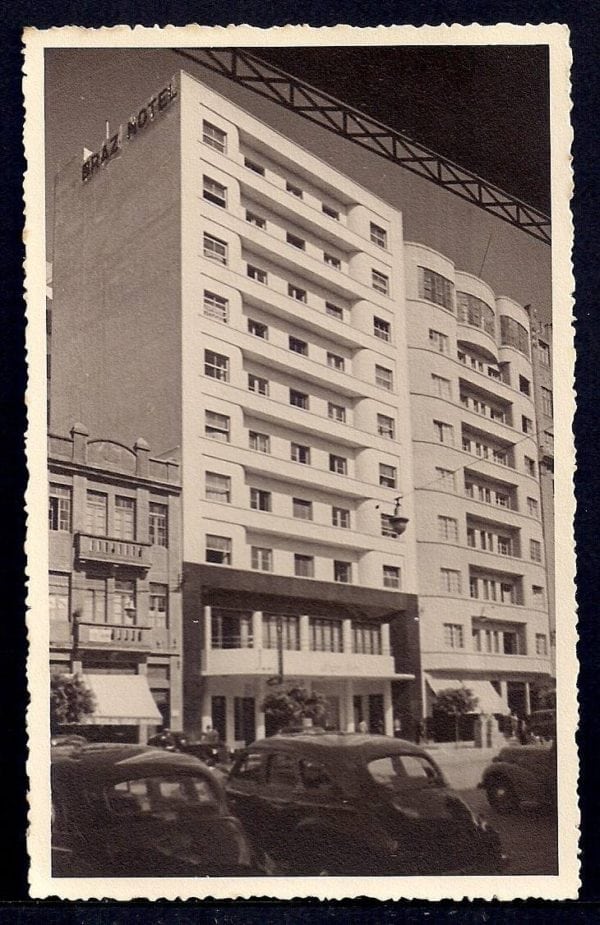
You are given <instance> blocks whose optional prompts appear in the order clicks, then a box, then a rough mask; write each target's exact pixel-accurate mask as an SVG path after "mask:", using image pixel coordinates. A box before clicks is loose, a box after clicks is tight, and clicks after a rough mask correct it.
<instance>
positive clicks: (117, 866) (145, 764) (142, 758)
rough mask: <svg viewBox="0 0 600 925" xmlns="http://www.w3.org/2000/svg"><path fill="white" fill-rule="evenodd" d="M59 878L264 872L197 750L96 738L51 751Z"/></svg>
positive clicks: (54, 865)
mask: <svg viewBox="0 0 600 925" xmlns="http://www.w3.org/2000/svg"><path fill="white" fill-rule="evenodd" d="M52 807H53V821H52V869H53V874H54V875H55V876H57V877H78V876H87V877H103V876H104V877H138V876H139V877H169V876H207V875H208V876H247V875H249V874H250V875H251V874H264V873H265V871H264V870H263V869H262V868H261V867H260V866H259V865H258V864H257V863H256V861H255V857H254V855H253V852H252V850H251V848H250V845H249V843H248V840H247V838H246V836H245V833H244V831H243V828H242V826H241V824H240V822H239V820H238V819H236V818H235V817H234V816H232V815H231V813H230V811H229V809H228V807H227V802H226V798H225V792H224V790H223V787H222V785H221V784H220V783H219V781H218V780H217V778H216V777H215V775H214V774H213V773H212V771H210V770H209V769H208V768H207V767H206V765H204V764H203V763H202V762H200V761H199V760H198V759H197V758H194V757H192V756H191V755H182V754H178V753H170V752H167V751H165V750H163V749H157V748H151V747H147V746H143V745H119V744H109V743H98V744H95V745H83V746H81V745H72V746H71V747H70V748H67V747H60V748H55V749H53V750H52Z"/></svg>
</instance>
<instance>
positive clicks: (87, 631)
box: [74, 621, 152, 652]
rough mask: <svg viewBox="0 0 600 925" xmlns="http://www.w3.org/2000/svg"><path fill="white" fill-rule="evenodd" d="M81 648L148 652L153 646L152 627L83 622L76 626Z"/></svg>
mask: <svg viewBox="0 0 600 925" xmlns="http://www.w3.org/2000/svg"><path fill="white" fill-rule="evenodd" d="M74 633H75V638H76V641H77V645H78V647H79V648H80V649H111V650H113V651H116V650H117V649H127V650H130V651H131V650H135V651H138V652H146V651H148V650H150V649H151V648H152V627H150V626H129V625H127V626H125V625H124V624H122V623H82V622H81V621H79V622H77V623H76V624H75V627H74Z"/></svg>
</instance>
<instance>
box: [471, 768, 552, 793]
mask: <svg viewBox="0 0 600 925" xmlns="http://www.w3.org/2000/svg"><path fill="white" fill-rule="evenodd" d="M497 780H503V781H507V782H508V783H510V784H512V786H513V787H514V789H515V791H516V793H517V796H518V797H519V798H520V799H521V800H525V801H527V800H538V799H540V798H541V797H543V793H544V791H543V781H540V780H539V778H537V777H534V775H533V774H531V772H530V771H528V770H526V769H525V768H523V767H522V766H521V765H518V764H513V763H511V762H509V761H494V762H492V764H491V765H490V766H489V767H488V768H486V769H485V771H484V773H483V777H482V780H481V786H482V787H484V788H485V787H487V786H488V784H492V783H493V782H494V781H497Z"/></svg>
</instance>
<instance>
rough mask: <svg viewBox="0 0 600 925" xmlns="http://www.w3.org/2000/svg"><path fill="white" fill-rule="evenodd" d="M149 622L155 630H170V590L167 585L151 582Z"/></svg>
mask: <svg viewBox="0 0 600 925" xmlns="http://www.w3.org/2000/svg"><path fill="white" fill-rule="evenodd" d="M148 622H149V624H150V626H153V627H154V628H155V629H162V630H166V629H168V628H169V588H168V586H167V585H159V584H156V583H155V582H152V581H151V582H150V593H149V596H148Z"/></svg>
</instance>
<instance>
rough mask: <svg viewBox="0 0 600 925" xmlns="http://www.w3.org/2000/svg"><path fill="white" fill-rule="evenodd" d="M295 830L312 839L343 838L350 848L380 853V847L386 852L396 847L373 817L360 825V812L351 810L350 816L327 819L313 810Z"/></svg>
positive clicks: (303, 836)
mask: <svg viewBox="0 0 600 925" xmlns="http://www.w3.org/2000/svg"><path fill="white" fill-rule="evenodd" d="M362 821H364V820H362ZM295 831H296V833H297V834H298V835H299V836H300V837H301V838H303V839H305V838H307V837H310V838H311V840H312V841H315V840H316V839H329V838H330V837H332V836H334V837H335V838H341V839H344V840H345V841H346V842H347V844H348V847H350V848H356V847H358V846H359V847H362V848H366V849H369V850H372V851H376V852H377V853H380V852H381V850H382V849H383V851H384V853H387V852H391V851H394V850H395V848H396V842H395V841H394V840H393V839H392V838H391V837H390V835H389V833H388V832H387V831H386V830H385V829H384V828H383V827H382V826H380V825H378V824H377V822H376V820H375V819H374V818H371V819H370V820H369V824H368V825H362V824H361V818H360V813H358V812H357V811H356V812H352V814H351V816H349V817H348V818H346V819H335V820H328V821H325V820H324V819H323V817H322V816H321V815H318V814H317V813H316V812H315V814H314V815H310V816H306V817H305V818H304V819H302V820H301V821H300V822H299V823H298V825H297V826H296V830H295Z"/></svg>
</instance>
